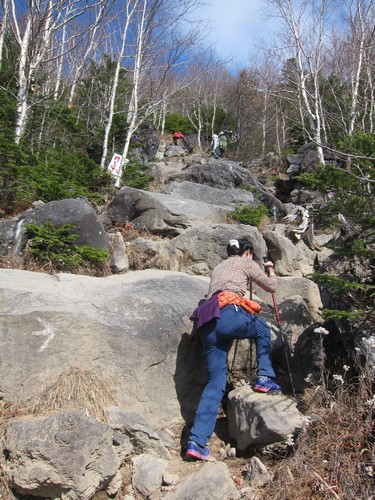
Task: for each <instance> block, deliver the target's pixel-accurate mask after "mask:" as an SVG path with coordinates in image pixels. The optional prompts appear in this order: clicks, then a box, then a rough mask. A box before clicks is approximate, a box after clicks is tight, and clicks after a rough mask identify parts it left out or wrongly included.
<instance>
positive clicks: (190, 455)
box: [185, 441, 211, 460]
mask: <svg viewBox="0 0 375 500" xmlns="http://www.w3.org/2000/svg"><path fill="white" fill-rule="evenodd" d="M210 458H211V457H210V451H209V449H208V448H206V447H205V446H199V444H197V443H195V442H194V441H189V442H188V445H187V448H186V453H185V459H186V460H210Z"/></svg>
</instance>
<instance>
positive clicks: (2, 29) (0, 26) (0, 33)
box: [0, 0, 9, 69]
mask: <svg viewBox="0 0 375 500" xmlns="http://www.w3.org/2000/svg"><path fill="white" fill-rule="evenodd" d="M8 20H9V0H3V18H2V20H1V23H0V69H1V67H2V63H3V48H4V38H5V33H6V31H7V28H8Z"/></svg>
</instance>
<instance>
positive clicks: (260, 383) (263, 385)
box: [254, 375, 281, 392]
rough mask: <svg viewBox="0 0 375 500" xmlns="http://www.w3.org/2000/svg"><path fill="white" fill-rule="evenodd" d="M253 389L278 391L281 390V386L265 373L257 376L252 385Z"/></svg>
mask: <svg viewBox="0 0 375 500" xmlns="http://www.w3.org/2000/svg"><path fill="white" fill-rule="evenodd" d="M254 391H257V392H270V391H278V392H281V387H280V386H279V385H277V384H275V382H274V381H273V380H272V378H271V377H266V376H265V375H261V376H260V377H258V379H257V381H256V382H255V385H254Z"/></svg>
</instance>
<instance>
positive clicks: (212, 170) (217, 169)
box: [168, 159, 284, 213]
mask: <svg viewBox="0 0 375 500" xmlns="http://www.w3.org/2000/svg"><path fill="white" fill-rule="evenodd" d="M168 179H169V181H170V182H172V181H177V182H183V181H190V182H194V183H197V184H205V185H207V186H211V187H214V188H218V189H223V190H224V189H234V188H241V187H242V186H253V187H255V188H257V191H258V194H259V195H260V201H261V202H262V203H264V204H265V205H267V207H268V208H269V209H270V210H272V209H273V207H276V208H277V209H278V210H279V211H280V212H281V213H284V206H283V204H282V203H281V202H280V200H278V199H277V198H276V197H275V196H274V195H273V194H272V193H270V191H269V190H268V189H266V188H265V187H264V186H263V185H262V184H261V183H260V182H258V181H257V180H256V179H255V178H254V177H253V175H252V174H251V172H250V170H249V169H247V168H244V167H241V166H240V165H238V163H235V162H233V161H227V160H213V159H210V160H209V161H208V163H207V165H204V166H203V167H202V165H192V166H189V167H188V168H186V169H185V170H183V171H182V172H179V173H175V174H171V175H170V176H169V177H168Z"/></svg>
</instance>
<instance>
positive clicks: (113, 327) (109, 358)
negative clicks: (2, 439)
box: [0, 269, 208, 428]
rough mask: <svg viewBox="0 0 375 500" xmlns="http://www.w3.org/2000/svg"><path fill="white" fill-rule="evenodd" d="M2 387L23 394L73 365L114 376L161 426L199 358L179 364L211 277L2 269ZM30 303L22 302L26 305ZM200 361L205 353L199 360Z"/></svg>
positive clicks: (17, 397) (176, 407)
mask: <svg viewBox="0 0 375 500" xmlns="http://www.w3.org/2000/svg"><path fill="white" fill-rule="evenodd" d="M0 276H1V278H0V303H1V304H2V309H3V310H5V311H6V312H4V314H3V315H2V319H1V322H2V329H1V331H2V335H1V337H0V344H1V352H0V357H1V363H0V396H2V397H3V398H4V399H5V400H7V401H14V402H17V401H18V402H22V401H25V400H27V399H29V398H30V397H32V396H36V395H37V394H38V393H40V392H41V391H42V390H43V389H44V388H46V387H47V386H48V385H49V384H50V383H51V381H52V380H54V378H57V377H58V376H59V375H60V374H61V373H62V372H64V371H66V370H67V369H69V368H70V367H77V368H80V367H84V368H85V369H86V370H90V371H92V372H94V373H99V374H102V375H103V376H108V377H111V378H112V379H113V380H114V381H115V383H114V390H115V392H116V397H117V400H118V402H119V404H121V405H122V406H123V407H125V408H127V410H128V411H135V412H139V413H141V414H142V415H143V416H145V417H149V420H150V423H151V424H153V425H155V426H156V427H157V428H159V427H162V426H163V422H168V423H170V422H171V421H173V419H175V420H177V419H178V418H179V416H180V411H181V409H180V404H179V397H180V395H181V394H182V393H184V394H187V395H189V393H190V394H191V396H190V398H188V399H187V400H186V401H184V405H187V407H189V405H192V404H195V403H196V401H194V393H196V392H197V391H199V386H198V387H196V386H195V389H194V388H193V389H192V391H189V388H187V387H186V385H187V384H186V382H187V380H189V378H191V376H190V375H189V373H190V372H194V370H195V367H196V363H197V362H198V359H197V360H196V361H195V363H193V365H191V366H187V365H186V364H184V363H183V361H182V360H183V356H182V357H181V359H179V363H180V365H179V366H177V365H176V356H177V355H178V354H177V353H178V351H179V349H180V348H181V346H182V345H184V340H183V337H184V335H185V336H188V333H190V331H191V322H190V320H189V316H190V314H191V312H192V310H194V308H195V307H196V305H197V301H198V300H199V298H201V297H202V296H203V295H204V294H205V293H206V291H207V286H208V283H207V281H208V280H207V278H201V277H192V276H188V275H185V274H183V273H174V272H169V271H155V270H153V271H138V272H133V273H129V274H125V275H117V276H109V277H108V278H93V277H88V276H79V275H71V274H63V273H61V274H57V275H54V276H50V275H47V274H41V273H32V272H25V271H18V270H6V269H0ZM20 304H21V307H20ZM199 361H200V360H199Z"/></svg>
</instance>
